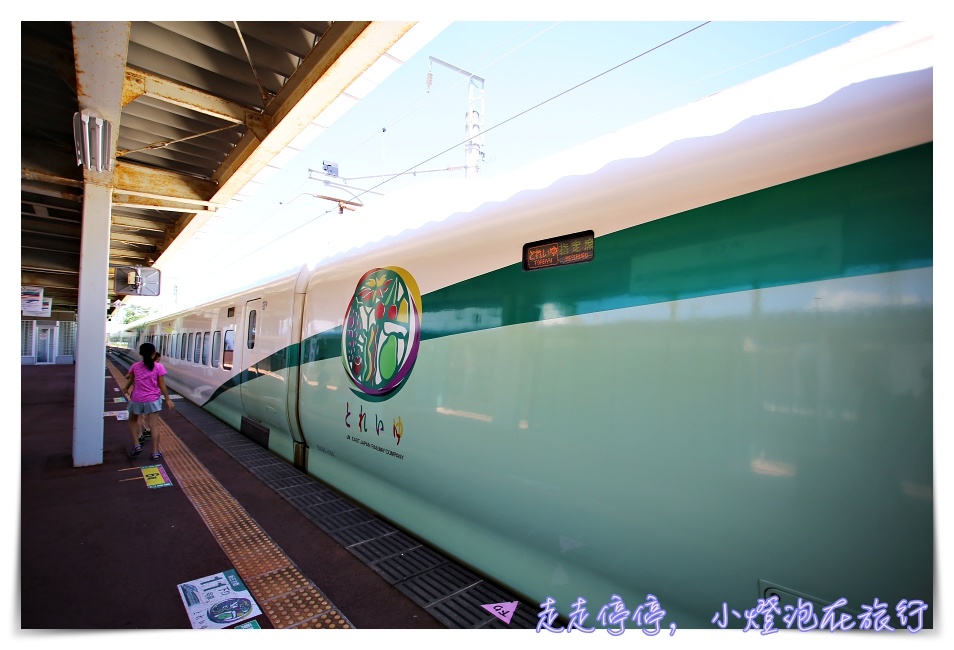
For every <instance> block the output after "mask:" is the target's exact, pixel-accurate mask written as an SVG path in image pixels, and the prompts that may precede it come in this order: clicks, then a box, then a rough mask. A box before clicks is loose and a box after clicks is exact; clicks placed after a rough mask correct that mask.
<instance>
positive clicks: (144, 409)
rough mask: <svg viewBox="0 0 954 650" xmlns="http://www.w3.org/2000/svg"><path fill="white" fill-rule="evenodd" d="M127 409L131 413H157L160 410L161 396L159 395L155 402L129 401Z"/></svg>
mask: <svg viewBox="0 0 954 650" xmlns="http://www.w3.org/2000/svg"><path fill="white" fill-rule="evenodd" d="M128 410H129V412H130V413H132V414H133V415H146V414H148V413H158V412H159V411H161V410H162V398H161V397H160V398H159V399H157V400H156V401H155V402H129V409H128Z"/></svg>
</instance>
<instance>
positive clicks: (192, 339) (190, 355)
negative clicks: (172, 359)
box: [186, 332, 195, 361]
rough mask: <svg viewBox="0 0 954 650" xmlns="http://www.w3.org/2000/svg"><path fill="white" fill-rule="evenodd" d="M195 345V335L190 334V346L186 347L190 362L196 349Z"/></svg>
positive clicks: (187, 357)
mask: <svg viewBox="0 0 954 650" xmlns="http://www.w3.org/2000/svg"><path fill="white" fill-rule="evenodd" d="M193 343H195V333H194V332H189V344H188V346H187V347H186V361H189V360H190V359H191V358H192V350H193V349H194V348H195V346H194V345H193Z"/></svg>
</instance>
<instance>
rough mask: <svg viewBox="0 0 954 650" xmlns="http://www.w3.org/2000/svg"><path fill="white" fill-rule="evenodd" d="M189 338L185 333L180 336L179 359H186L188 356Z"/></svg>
mask: <svg viewBox="0 0 954 650" xmlns="http://www.w3.org/2000/svg"><path fill="white" fill-rule="evenodd" d="M188 340H189V337H188V336H187V335H186V333H185V332H183V333H182V334H180V335H179V358H180V359H185V355H186V343H187V342H188Z"/></svg>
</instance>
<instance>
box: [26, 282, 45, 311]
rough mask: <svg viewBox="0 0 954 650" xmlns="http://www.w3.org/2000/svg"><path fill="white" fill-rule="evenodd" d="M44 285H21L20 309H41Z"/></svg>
mask: <svg viewBox="0 0 954 650" xmlns="http://www.w3.org/2000/svg"><path fill="white" fill-rule="evenodd" d="M42 301H43V287H25V286H23V285H20V311H24V312H26V311H39V310H40V309H41V308H42Z"/></svg>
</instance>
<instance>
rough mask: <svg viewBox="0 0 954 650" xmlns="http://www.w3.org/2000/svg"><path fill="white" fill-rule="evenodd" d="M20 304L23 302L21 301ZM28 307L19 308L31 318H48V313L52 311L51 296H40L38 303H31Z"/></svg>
mask: <svg viewBox="0 0 954 650" xmlns="http://www.w3.org/2000/svg"><path fill="white" fill-rule="evenodd" d="M20 304H21V305H22V304H23V302H22V301H21V302H20ZM30 307H31V308H30V309H21V313H22V314H23V315H24V316H30V317H32V318H38V317H45V318H49V317H50V314H52V313H53V299H52V298H41V299H40V302H39V305H34V304H32V303H31V305H30Z"/></svg>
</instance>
